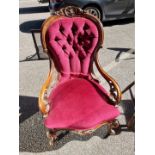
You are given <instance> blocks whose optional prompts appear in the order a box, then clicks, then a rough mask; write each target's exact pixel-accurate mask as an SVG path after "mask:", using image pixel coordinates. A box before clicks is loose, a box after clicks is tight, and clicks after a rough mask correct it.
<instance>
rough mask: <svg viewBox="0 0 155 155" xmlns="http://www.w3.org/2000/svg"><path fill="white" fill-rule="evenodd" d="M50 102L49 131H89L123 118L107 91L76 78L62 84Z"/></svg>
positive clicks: (97, 85) (47, 122) (90, 82)
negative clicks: (111, 102) (119, 116)
mask: <svg viewBox="0 0 155 155" xmlns="http://www.w3.org/2000/svg"><path fill="white" fill-rule="evenodd" d="M48 100H49V104H50V111H49V114H48V117H47V118H46V119H45V120H44V123H45V126H46V127H47V128H49V129H53V128H56V129H66V128H67V129H75V130H85V129H90V128H93V127H95V126H96V125H98V124H99V123H102V122H105V121H110V120H113V119H115V118H116V117H117V116H118V115H119V111H118V109H117V108H116V107H115V106H113V105H111V104H110V103H109V100H108V95H107V92H106V91H105V89H103V88H102V87H101V86H100V85H99V84H98V83H97V82H95V81H94V80H87V79H83V78H75V79H71V80H68V81H66V82H63V83H60V84H59V85H57V86H56V87H55V88H54V89H53V91H52V92H51V94H50V96H49V99H48Z"/></svg>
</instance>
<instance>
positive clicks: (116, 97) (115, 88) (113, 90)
mask: <svg viewBox="0 0 155 155" xmlns="http://www.w3.org/2000/svg"><path fill="white" fill-rule="evenodd" d="M98 51H99V50H98ZM98 51H97V53H96V56H95V64H96V67H97V69H98V71H99V72H100V74H101V75H102V77H103V78H105V80H106V81H107V82H108V84H109V86H110V97H112V99H113V101H114V103H115V104H118V103H119V102H120V100H121V96H122V93H121V90H120V87H119V85H118V83H117V82H116V81H115V80H114V79H113V78H112V77H111V76H110V75H108V74H107V73H106V72H105V71H104V69H103V68H102V67H101V65H100V63H99V58H98Z"/></svg>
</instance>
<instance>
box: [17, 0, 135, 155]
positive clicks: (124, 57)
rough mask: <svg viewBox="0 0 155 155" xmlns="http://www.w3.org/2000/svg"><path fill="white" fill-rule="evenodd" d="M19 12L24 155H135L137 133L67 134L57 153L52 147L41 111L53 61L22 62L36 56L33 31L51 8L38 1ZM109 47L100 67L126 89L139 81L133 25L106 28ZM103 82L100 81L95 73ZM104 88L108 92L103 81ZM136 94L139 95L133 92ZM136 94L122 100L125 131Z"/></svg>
mask: <svg viewBox="0 0 155 155" xmlns="http://www.w3.org/2000/svg"><path fill="white" fill-rule="evenodd" d="M19 4H20V10H19V17H20V31H19V35H20V53H19V54H20V62H19V63H20V68H19V69H20V96H19V99H20V103H19V104H20V129H19V132H20V133H19V134H20V139H19V142H20V144H19V149H20V154H21V155H31V154H41V155H59V154H63V155H70V154H71V155H95V154H96V155H133V154H134V132H130V131H128V130H127V129H126V128H122V131H121V133H120V134H119V135H116V136H108V137H106V130H107V129H106V127H103V128H101V129H99V130H98V131H97V132H96V133H94V135H91V136H89V137H79V136H76V135H74V134H67V135H65V136H64V137H63V135H62V138H61V139H60V141H59V142H58V143H57V144H56V145H55V147H54V148H51V147H49V145H48V140H47V138H46V135H45V129H44V127H43V124H42V117H41V114H40V113H39V110H38V107H37V97H38V93H39V90H40V87H41V85H42V83H43V81H44V79H45V75H47V73H48V60H40V61H38V60H33V61H22V60H25V59H26V57H28V56H31V55H33V54H34V53H35V48H34V45H33V41H32V36H31V33H30V29H31V28H39V27H40V25H41V23H42V21H43V20H44V19H45V18H47V17H48V16H49V12H48V8H47V6H46V4H43V5H41V4H38V3H37V1H36V0H22V1H20V2H19ZM104 25H105V27H104V30H105V47H104V48H103V49H101V51H100V61H101V64H102V66H103V67H104V69H105V70H106V71H107V72H108V73H109V74H110V75H112V76H113V77H114V78H115V79H116V80H117V81H118V83H119V85H120V87H121V89H124V88H125V87H126V86H127V85H128V84H130V83H131V82H132V81H134V61H135V60H134V22H133V21H132V20H123V21H117V22H110V23H105V24H104ZM95 72H96V74H97V75H98V77H99V78H100V75H99V74H98V72H97V71H96V70H95ZM101 83H102V84H103V85H104V86H105V87H106V88H108V85H107V84H106V82H105V81H104V80H101ZM131 92H132V93H133V94H134V87H133V88H132V90H131ZM131 92H129V91H128V92H126V93H125V94H124V95H123V100H122V103H121V104H120V106H119V109H120V110H121V112H122V114H121V116H120V117H119V120H120V122H121V125H122V127H123V126H124V125H125V124H126V119H128V117H129V116H130V115H131V113H132V112H133V107H134V106H133V103H132V102H131Z"/></svg>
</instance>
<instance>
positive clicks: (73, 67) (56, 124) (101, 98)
mask: <svg viewBox="0 0 155 155" xmlns="http://www.w3.org/2000/svg"><path fill="white" fill-rule="evenodd" d="M103 40H104V32H103V26H102V24H101V22H100V21H99V20H98V19H97V18H96V17H94V16H93V15H90V14H88V13H86V12H84V11H83V10H82V9H80V8H77V7H73V6H67V7H65V8H62V9H61V10H59V11H57V12H56V13H55V15H53V16H51V17H49V18H48V19H46V20H45V22H44V23H43V25H42V28H41V41H42V46H43V49H44V52H45V53H47V54H48V56H49V61H50V71H49V74H48V77H47V80H46V81H45V83H44V84H43V86H42V89H41V91H40V94H39V102H38V104H39V108H40V111H41V112H42V114H43V116H44V125H45V127H46V128H47V129H48V137H49V138H50V142H51V144H53V142H54V141H55V140H56V138H57V131H59V130H68V131H74V132H76V133H78V134H81V135H85V134H89V133H91V132H93V131H95V130H96V129H97V128H99V127H101V126H103V125H105V124H108V125H109V131H112V129H113V128H118V127H119V123H118V121H116V117H117V116H119V114H120V112H119V110H118V109H117V108H116V105H117V104H118V103H119V102H120V100H121V91H120V88H119V86H118V84H117V82H116V81H115V80H114V79H113V78H112V77H111V76H109V75H108V74H107V73H106V72H105V71H104V70H103V68H102V67H101V65H100V63H99V59H98V51H99V49H100V48H101V47H102V46H103ZM94 62H95V64H96V66H97V69H98V70H99V72H100V73H101V75H102V76H103V78H105V79H106V81H107V82H108V83H109V86H110V91H109V92H108V91H106V90H105V89H104V88H103V86H101V85H100V83H99V81H98V80H96V78H95V75H94V73H93V63H94ZM55 73H57V77H56V81H55V80H54V77H55V76H54V75H55ZM53 80H54V81H55V85H54V86H53V84H52V83H53ZM51 84H52V89H51Z"/></svg>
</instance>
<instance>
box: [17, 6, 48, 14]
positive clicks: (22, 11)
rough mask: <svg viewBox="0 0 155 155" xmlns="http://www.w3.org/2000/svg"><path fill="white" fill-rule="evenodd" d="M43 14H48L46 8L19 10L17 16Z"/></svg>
mask: <svg viewBox="0 0 155 155" xmlns="http://www.w3.org/2000/svg"><path fill="white" fill-rule="evenodd" d="M43 12H49V8H48V6H36V7H26V8H19V14H32V13H43Z"/></svg>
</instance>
